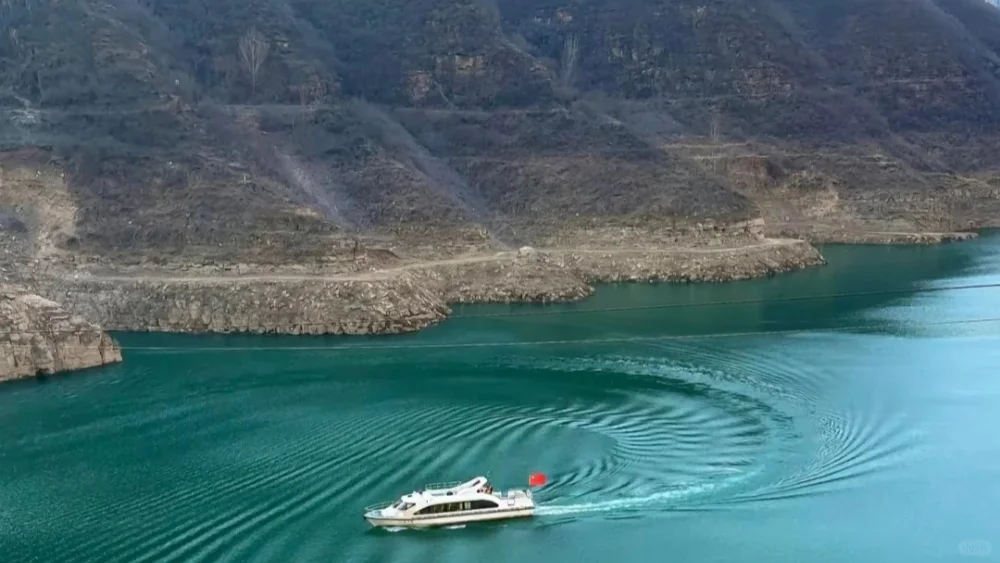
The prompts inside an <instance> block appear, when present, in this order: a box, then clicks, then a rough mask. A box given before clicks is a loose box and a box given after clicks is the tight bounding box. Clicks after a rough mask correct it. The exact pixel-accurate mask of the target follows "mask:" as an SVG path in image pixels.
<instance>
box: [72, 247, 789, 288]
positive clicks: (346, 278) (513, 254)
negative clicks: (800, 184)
mask: <svg viewBox="0 0 1000 563" xmlns="http://www.w3.org/2000/svg"><path fill="white" fill-rule="evenodd" d="M795 244H806V243H805V241H802V240H798V239H764V240H763V241H761V242H758V243H755V244H748V245H743V246H728V247H717V248H699V247H683V246H678V247H649V248H634V247H633V248H558V247H557V248H536V249H535V252H536V253H537V254H540V255H551V254H557V255H558V254H604V255H621V256H627V255H630V254H678V255H682V254H694V255H699V254H703V255H712V254H723V253H734V254H735V253H745V252H748V251H753V250H758V249H763V248H769V247H774V246H781V245H795ZM518 256H519V252H518V251H517V250H506V251H501V252H496V253H494V254H475V255H471V256H459V257H456V258H448V259H443V260H421V261H414V262H409V263H403V264H400V265H398V266H394V267H392V268H386V269H382V270H374V271H370V272H353V273H346V274H328V275H323V274H290V273H289V274H283V273H264V274H239V273H234V274H231V275H210V276H205V275H189V276H178V275H171V274H162V275H161V274H157V273H154V272H144V273H141V274H134V275H126V274H91V275H90V276H88V277H87V279H92V280H95V281H116V282H131V281H155V282H166V283H230V282H235V281H240V282H274V281H291V282H298V281H325V282H359V281H360V282H364V281H378V280H384V279H390V278H392V277H393V276H395V275H398V274H400V273H403V272H408V271H414V270H427V269H433V268H437V267H442V266H459V265H464V264H478V263H486V262H501V261H510V260H513V259H515V258H517V257H518Z"/></svg>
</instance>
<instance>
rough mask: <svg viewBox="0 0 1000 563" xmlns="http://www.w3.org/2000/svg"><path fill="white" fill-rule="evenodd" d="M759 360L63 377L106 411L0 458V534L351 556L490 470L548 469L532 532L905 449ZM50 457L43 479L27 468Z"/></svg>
mask: <svg viewBox="0 0 1000 563" xmlns="http://www.w3.org/2000/svg"><path fill="white" fill-rule="evenodd" d="M761 350H762V348H759V347H752V346H748V347H747V348H746V349H740V348H733V349H730V350H727V351H726V353H720V352H719V351H718V350H713V349H711V348H708V347H701V346H699V345H697V344H695V343H685V344H670V345H664V346H662V347H660V348H653V349H650V348H649V347H646V348H645V349H644V351H643V353H641V354H640V353H633V354H621V353H609V354H599V353H590V354H580V355H576V356H569V355H566V356H556V355H546V354H538V355H534V356H524V355H522V356H518V357H503V356H499V357H494V358H490V359H489V361H488V364H487V365H484V364H482V363H477V364H473V363H470V362H469V361H466V360H457V361H454V362H452V363H451V364H445V363H441V362H431V364H430V367H423V368H419V367H416V366H414V365H413V364H412V363H410V364H407V366H408V367H407V368H403V367H402V365H401V363H400V362H401V360H400V359H399V358H398V357H397V358H393V357H392V356H387V357H384V358H372V357H367V359H361V358H360V357H356V358H354V359H353V360H343V362H344V364H343V366H342V367H343V369H342V370H341V371H340V372H339V373H333V372H331V371H330V370H329V369H323V368H321V367H320V365H319V364H318V362H319V361H321V360H322V358H320V359H315V358H314V359H312V360H309V361H306V362H304V363H303V364H302V365H301V367H296V368H295V369H290V368H289V367H288V366H287V365H270V366H269V365H250V364H242V363H239V364H235V365H232V366H229V370H230V371H231V372H232V373H233V375H231V376H218V375H217V374H197V373H196V374H192V375H190V376H189V377H187V378H185V377H178V378H176V379H174V380H172V381H171V382H170V383H169V384H168V383H161V384H160V385H161V388H158V389H157V390H156V393H143V392H142V391H141V384H140V380H141V379H142V374H132V375H130V376H128V377H122V379H121V380H120V381H118V382H117V383H118V385H105V384H104V383H107V382H106V381H105V382H104V383H101V384H98V383H97V382H100V381H101V379H100V377H95V378H93V379H89V380H81V382H70V381H67V382H65V383H62V384H63V385H67V386H70V387H73V386H78V387H81V388H80V389H76V390H75V391H73V393H74V397H77V398H76V399H71V398H67V399H66V400H67V402H68V403H69V405H68V408H69V409H70V410H71V411H72V410H73V408H74V402H75V401H80V402H92V401H97V402H100V401H103V400H105V399H106V396H111V395H109V394H113V396H115V397H117V398H118V401H119V402H118V403H113V402H112V403H111V404H112V405H113V406H111V407H108V408H107V409H106V410H104V411H103V412H101V413H97V414H95V413H90V414H78V415H77V416H78V417H79V418H80V419H79V420H75V421H74V424H73V425H71V426H60V425H59V424H53V425H51V427H43V428H38V429H37V433H36V435H35V436H34V437H33V438H32V439H31V440H28V439H27V438H26V439H25V440H24V441H23V442H21V443H14V444H12V446H10V448H12V449H13V450H14V451H15V452H16V455H18V456H20V458H21V459H24V460H26V461H25V464H26V465H25V466H24V467H25V469H24V471H23V472H21V473H17V472H15V474H14V475H13V478H12V480H11V481H10V482H8V483H6V484H5V485H4V493H5V494H6V496H7V498H10V499H12V501H11V502H10V503H8V504H7V506H6V507H5V508H6V509H7V510H10V511H16V512H17V513H18V514H20V515H21V516H22V518H20V519H19V522H20V523H21V527H16V528H14V529H13V531H12V532H11V533H10V534H9V537H10V538H12V541H13V542H14V543H15V545H16V544H17V542H19V541H20V542H22V543H23V544H25V545H34V544H33V542H34V540H32V536H31V535H32V534H33V533H37V529H38V528H36V526H40V525H41V524H42V523H43V522H44V525H45V526H46V527H47V528H49V529H53V530H60V531H61V533H59V534H53V536H52V537H51V538H47V539H46V541H45V542H43V543H41V544H39V545H40V546H41V547H37V546H36V547H34V548H31V549H35V550H37V555H38V557H39V559H41V560H48V561H60V562H62V561H65V562H71V561H79V562H83V561H93V560H97V559H99V560H101V561H108V562H116V561H117V562H129V563H151V562H163V563H171V562H193V563H194V562H208V561H213V562H216V561H233V562H235V561H241V562H244V561H262V562H263V561H276V560H299V559H300V558H301V560H309V559H310V558H311V557H319V554H321V553H328V552H329V550H331V549H333V546H335V545H341V546H342V548H343V549H344V550H346V551H345V553H349V554H350V555H351V556H352V557H356V558H359V559H362V560H364V559H368V558H370V557H375V556H376V554H375V553H370V552H369V551H370V550H377V549H390V547H386V546H385V545H384V544H378V543H372V542H369V543H357V542H354V540H355V539H356V538H357V537H358V535H359V534H364V533H369V534H371V533H375V534H378V533H384V532H381V531H366V526H367V525H366V524H365V523H364V522H363V521H362V520H361V519H360V514H361V510H362V508H363V507H364V506H365V505H367V504H370V503H372V502H376V501H380V500H389V499H392V498H396V497H398V496H399V495H400V494H402V493H405V492H408V491H410V490H412V489H413V488H415V487H418V486H420V485H422V484H423V483H424V482H427V481H438V480H450V479H461V478H466V477H469V476H472V475H475V474H485V473H489V474H490V476H491V479H493V480H494V482H496V483H497V484H498V485H499V486H501V487H506V486H523V484H524V478H525V477H526V476H527V474H528V473H529V472H530V471H536V470H540V471H544V472H545V473H547V474H548V475H549V477H550V481H549V483H548V484H547V485H546V486H545V487H542V488H541V489H540V490H538V491H537V492H536V499H537V500H538V502H539V504H540V508H539V510H538V515H537V517H536V518H535V519H533V520H532V521H530V522H527V523H522V524H519V525H524V526H546V525H552V524H553V523H565V522H572V521H578V520H585V519H590V518H601V517H619V516H623V515H634V516H638V517H642V516H644V515H656V514H658V513H662V512H664V511H669V510H676V509H684V508H693V507H697V508H701V509H723V508H725V507H726V506H729V507H737V506H740V505H744V504H746V503H752V502H762V501H773V502H780V501H781V500H782V499H787V498H793V497H795V496H802V495H810V494H818V493H820V492H829V491H831V490H835V489H836V487H838V486H847V485H849V484H850V483H852V482H856V481H857V480H858V479H860V478H863V477H865V476H869V475H873V474H876V473H878V470H879V469H880V468H882V467H884V466H885V465H886V464H888V463H891V462H894V461H897V460H898V458H899V456H900V455H902V454H903V453H905V452H906V451H907V449H908V446H909V445H910V443H911V442H910V441H909V440H910V439H911V438H912V437H911V436H908V435H907V434H906V431H905V421H904V420H902V419H899V418H892V417H889V416H887V415H878V414H877V413H879V412H889V409H882V410H881V411H880V410H879V409H872V408H866V405H864V404H853V405H840V406H838V404H839V403H837V402H836V401H825V400H821V397H824V396H827V397H829V396H831V395H835V394H836V385H835V383H834V382H833V380H832V379H831V378H829V377H827V376H826V375H825V374H824V373H823V371H822V370H820V369H817V368H815V367H814V366H811V365H810V364H809V362H806V361H801V360H797V359H796V358H795V357H793V355H791V354H789V352H788V349H787V348H786V349H784V350H783V352H782V354H781V355H780V357H779V356H778V355H777V354H775V355H774V356H769V355H768V354H767V353H764V352H762V351H761ZM480 361H482V360H480ZM295 365H298V364H295ZM275 373H280V374H281V376H280V377H278V376H275V375H274V374H275ZM88 381H89V383H87V382H88ZM87 385H91V386H92V388H86V386H87ZM123 391H124V392H125V393H126V394H125V395H122V392H123ZM130 392H131V393H135V395H134V397H135V398H134V399H132V400H131V402H126V401H123V397H125V396H128V393H130ZM102 395H105V396H102ZM151 397H156V399H152V398H151ZM76 406H77V407H79V406H80V405H76ZM869 406H870V405H869ZM39 408H41V407H39ZM10 448H8V447H6V446H5V449H10ZM88 451H89V452H90V453H89V454H85V453H84V452H88ZM60 456H61V457H62V458H64V459H66V460H67V463H66V464H65V465H63V466H59V467H51V468H50V469H49V470H40V471H39V470H37V465H34V464H33V463H32V461H31V460H32V459H36V460H39V461H41V460H51V459H53V458H56V459H59V458H60ZM28 467H31V469H30V470H29V469H28ZM67 472H68V473H70V474H71V475H73V479H64V477H63V475H65V474H66V473H67ZM345 515H346V516H345ZM53 520H56V521H55V522H53ZM331 522H338V523H340V525H339V526H331V524H330V523H331ZM25 549H29V548H28V547H26V548H25ZM310 550H313V552H312V553H311V552H310ZM397 555H398V554H397ZM403 559H405V557H403Z"/></svg>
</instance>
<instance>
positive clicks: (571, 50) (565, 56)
mask: <svg viewBox="0 0 1000 563" xmlns="http://www.w3.org/2000/svg"><path fill="white" fill-rule="evenodd" d="M579 53H580V39H579V38H578V37H577V36H576V34H575V33H570V34H569V35H567V36H566V40H565V41H564V42H563V50H562V61H561V62H562V64H561V65H560V66H562V83H563V86H570V85H571V84H572V83H573V71H574V70H576V59H577V55H579Z"/></svg>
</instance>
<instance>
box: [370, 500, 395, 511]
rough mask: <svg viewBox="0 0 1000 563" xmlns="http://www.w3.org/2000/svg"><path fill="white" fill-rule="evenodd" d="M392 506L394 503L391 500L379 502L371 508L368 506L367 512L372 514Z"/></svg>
mask: <svg viewBox="0 0 1000 563" xmlns="http://www.w3.org/2000/svg"><path fill="white" fill-rule="evenodd" d="M392 505H393V501H391V500H387V501H384V502H378V503H375V504H373V505H371V506H366V507H365V512H371V511H373V510H382V509H383V508H389V507H390V506H392Z"/></svg>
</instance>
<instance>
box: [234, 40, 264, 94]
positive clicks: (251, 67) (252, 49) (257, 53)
mask: <svg viewBox="0 0 1000 563" xmlns="http://www.w3.org/2000/svg"><path fill="white" fill-rule="evenodd" d="M270 48H271V45H270V44H269V43H268V42H267V38H265V37H264V35H263V34H261V32H259V31H257V28H255V27H251V28H250V29H248V30H247V32H246V33H244V34H243V37H241V38H240V59H241V60H242V61H243V68H245V69H246V71H247V73H248V74H249V75H250V84H251V88H252V89H253V93H254V94H256V93H257V74H258V73H260V67H261V66H262V65H263V64H264V61H265V60H266V59H267V51H268V50H269V49H270Z"/></svg>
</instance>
